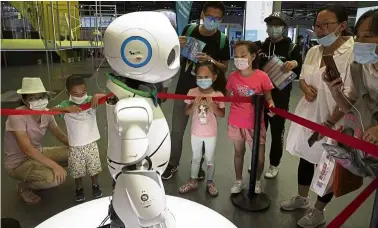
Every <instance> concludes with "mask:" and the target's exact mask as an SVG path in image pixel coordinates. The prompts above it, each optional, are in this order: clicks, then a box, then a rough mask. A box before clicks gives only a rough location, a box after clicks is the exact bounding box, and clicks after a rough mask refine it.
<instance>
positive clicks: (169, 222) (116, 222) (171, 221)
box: [98, 204, 176, 228]
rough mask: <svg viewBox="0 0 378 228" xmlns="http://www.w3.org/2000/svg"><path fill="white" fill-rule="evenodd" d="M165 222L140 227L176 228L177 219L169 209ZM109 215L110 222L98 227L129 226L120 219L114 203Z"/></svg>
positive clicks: (114, 227)
mask: <svg viewBox="0 0 378 228" xmlns="http://www.w3.org/2000/svg"><path fill="white" fill-rule="evenodd" d="M166 215H167V217H166V220H165V224H158V225H154V226H149V227H140V228H176V219H175V217H174V215H173V214H172V212H171V211H169V210H168V213H167V214H166ZM109 216H110V224H107V225H103V226H99V227H98V228H129V227H125V225H124V224H123V222H122V221H121V220H120V219H119V217H118V216H117V214H116V213H115V211H114V209H113V206H112V204H110V205H109ZM130 228H137V227H130Z"/></svg>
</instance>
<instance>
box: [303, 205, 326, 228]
mask: <svg viewBox="0 0 378 228" xmlns="http://www.w3.org/2000/svg"><path fill="white" fill-rule="evenodd" d="M324 223H326V218H325V216H324V213H323V212H322V211H319V210H317V209H315V208H311V209H310V210H308V211H307V212H306V215H305V216H303V217H302V218H301V219H300V220H299V221H298V222H297V225H298V226H300V227H303V228H316V227H318V226H320V225H323V224H324Z"/></svg>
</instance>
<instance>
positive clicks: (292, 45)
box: [287, 43, 297, 60]
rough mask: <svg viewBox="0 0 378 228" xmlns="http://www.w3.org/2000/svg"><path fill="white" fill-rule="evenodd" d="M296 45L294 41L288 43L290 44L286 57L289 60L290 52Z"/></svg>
mask: <svg viewBox="0 0 378 228" xmlns="http://www.w3.org/2000/svg"><path fill="white" fill-rule="evenodd" d="M296 46H297V45H296V44H295V43H290V46H289V53H288V55H287V57H289V60H291V53H292V52H293V50H294V48H295V47H296Z"/></svg>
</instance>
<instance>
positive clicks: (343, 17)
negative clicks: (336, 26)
mask: <svg viewBox="0 0 378 228" xmlns="http://www.w3.org/2000/svg"><path fill="white" fill-rule="evenodd" d="M323 11H329V12H331V13H334V14H335V15H336V18H337V22H339V23H342V22H344V21H346V22H347V23H348V10H347V8H346V7H345V6H343V5H340V4H337V5H326V6H325V7H323V8H321V9H319V10H318V12H317V13H316V16H315V19H314V25H315V22H316V19H317V18H318V14H319V13H320V12H323ZM347 30H348V28H346V29H345V30H343V31H342V33H341V35H342V36H348V35H350V33H349V32H348V31H347Z"/></svg>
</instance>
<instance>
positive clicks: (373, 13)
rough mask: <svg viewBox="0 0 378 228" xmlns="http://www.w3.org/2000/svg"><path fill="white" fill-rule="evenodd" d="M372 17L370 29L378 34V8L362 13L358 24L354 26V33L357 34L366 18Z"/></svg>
mask: <svg viewBox="0 0 378 228" xmlns="http://www.w3.org/2000/svg"><path fill="white" fill-rule="evenodd" d="M368 18H371V24H370V28H369V29H370V31H371V33H373V34H374V35H378V9H374V10H369V11H367V12H366V13H364V14H362V15H361V17H360V18H359V19H358V21H357V23H356V26H355V27H354V34H355V35H357V30H358V29H359V27H360V26H361V24H362V22H364V21H365V20H366V19H368Z"/></svg>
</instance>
